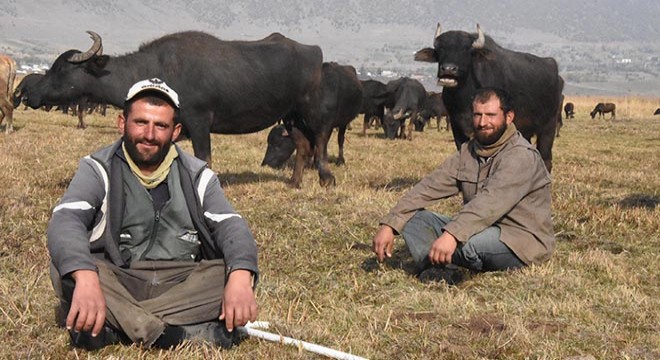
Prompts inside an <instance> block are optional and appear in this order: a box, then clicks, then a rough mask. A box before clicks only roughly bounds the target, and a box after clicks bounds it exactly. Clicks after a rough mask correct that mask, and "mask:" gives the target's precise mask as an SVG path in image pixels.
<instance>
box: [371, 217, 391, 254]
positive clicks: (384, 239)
mask: <svg viewBox="0 0 660 360" xmlns="http://www.w3.org/2000/svg"><path fill="white" fill-rule="evenodd" d="M372 242H373V245H372V249H373V251H374V253H376V257H378V261H380V262H383V260H385V257H388V258H389V257H392V248H393V247H394V230H393V229H392V228H391V227H390V226H389V225H381V226H380V228H379V229H378V232H377V233H376V236H374V239H373V240H372Z"/></svg>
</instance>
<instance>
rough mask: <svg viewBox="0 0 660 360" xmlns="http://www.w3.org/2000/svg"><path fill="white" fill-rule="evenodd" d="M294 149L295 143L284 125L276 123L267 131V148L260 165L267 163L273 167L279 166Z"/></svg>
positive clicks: (281, 165)
mask: <svg viewBox="0 0 660 360" xmlns="http://www.w3.org/2000/svg"><path fill="white" fill-rule="evenodd" d="M295 149H296V145H295V144H294V142H293V139H291V136H289V132H288V131H287V130H286V128H285V127H284V125H277V126H275V127H273V128H272V129H271V130H270V132H269V133H268V148H267V149H266V155H264V160H263V161H262V162H261V166H264V165H268V166H270V167H272V168H275V169H276V168H281V167H283V166H284V164H285V163H286V161H287V160H288V159H289V158H290V157H291V155H292V154H293V151H294V150H295Z"/></svg>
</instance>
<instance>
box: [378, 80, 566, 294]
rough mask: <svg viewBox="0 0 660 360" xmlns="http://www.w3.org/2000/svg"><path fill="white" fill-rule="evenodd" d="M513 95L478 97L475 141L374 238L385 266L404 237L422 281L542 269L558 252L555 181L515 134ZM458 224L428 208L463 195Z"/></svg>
mask: <svg viewBox="0 0 660 360" xmlns="http://www.w3.org/2000/svg"><path fill="white" fill-rule="evenodd" d="M511 106H512V105H511V98H510V96H509V95H508V94H507V93H506V92H504V91H503V90H501V89H495V88H484V89H480V90H479V91H477V93H476V94H475V96H474V99H473V102H472V108H473V114H474V115H473V126H474V138H473V139H471V140H470V141H468V142H467V143H464V144H463V145H462V146H461V148H460V150H459V151H458V152H457V153H455V154H454V155H452V156H450V157H449V158H448V159H447V160H446V161H445V162H444V163H442V165H440V167H439V168H438V169H436V170H435V171H433V172H432V173H430V174H429V175H427V176H426V177H425V178H424V179H422V181H420V182H419V183H418V184H417V185H415V186H414V187H413V188H412V189H411V190H410V191H408V192H407V193H406V194H405V195H404V197H403V198H401V199H400V200H399V202H398V203H397V205H396V206H395V207H394V208H392V210H391V211H390V213H389V214H388V215H387V216H385V218H383V219H382V220H381V226H380V228H379V230H378V232H377V233H376V235H375V237H374V238H373V251H374V252H375V253H376V255H377V257H378V260H379V261H383V260H384V259H385V258H386V257H390V256H392V247H393V244H394V236H395V234H401V235H403V238H404V240H405V241H406V245H407V246H408V250H409V251H410V253H411V254H412V257H413V259H414V260H415V262H416V263H417V264H418V265H419V267H420V270H421V272H420V279H422V280H433V279H434V278H435V279H438V280H440V279H442V280H445V281H447V282H448V283H450V284H452V283H456V282H458V281H460V272H458V271H457V269H456V268H455V267H453V268H452V267H447V266H446V265H449V264H455V265H459V266H462V267H465V268H468V269H470V270H473V271H497V270H506V269H516V268H520V267H523V266H525V265H529V264H539V263H542V262H544V261H546V260H548V259H549V258H550V255H551V254H552V252H553V251H554V248H555V237H554V232H553V229H552V216H551V209H550V175H549V174H548V172H547V170H546V168H545V166H544V164H543V160H542V159H541V156H540V154H539V152H538V151H537V150H536V149H535V148H534V147H533V146H532V145H531V144H530V143H529V142H528V141H527V140H525V138H523V136H522V135H521V134H520V133H519V132H518V131H517V130H516V126H515V124H514V123H513V119H514V116H515V113H514V109H512V107H511ZM459 192H460V193H462V195H463V203H464V205H463V208H462V209H461V210H460V211H459V213H458V214H456V215H455V216H454V217H448V216H445V215H440V214H436V213H434V212H431V211H428V210H425V209H424V208H425V207H427V206H430V205H432V204H434V203H435V202H437V201H438V200H439V199H444V198H448V197H451V196H454V195H456V194H458V193H459Z"/></svg>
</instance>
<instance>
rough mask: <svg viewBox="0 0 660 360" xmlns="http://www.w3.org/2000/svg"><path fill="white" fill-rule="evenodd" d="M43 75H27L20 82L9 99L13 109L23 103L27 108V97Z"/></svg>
mask: <svg viewBox="0 0 660 360" xmlns="http://www.w3.org/2000/svg"><path fill="white" fill-rule="evenodd" d="M43 77H44V75H43V74H27V75H25V77H24V78H23V79H22V80H21V82H20V83H19V84H18V86H16V89H14V93H13V94H12V97H11V102H12V104H13V105H14V108H15V109H16V108H18V107H19V106H20V105H21V103H24V104H25V106H27V97H28V94H29V93H30V89H31V88H32V87H33V86H34V84H36V83H37V82H39V80H41V78H43Z"/></svg>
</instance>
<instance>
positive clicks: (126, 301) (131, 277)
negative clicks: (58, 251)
mask: <svg viewBox="0 0 660 360" xmlns="http://www.w3.org/2000/svg"><path fill="white" fill-rule="evenodd" d="M96 266H97V267H98V274H99V280H100V283H101V290H102V291H103V295H104V296H105V302H106V310H107V311H106V313H107V314H106V324H108V325H109V326H111V327H113V328H115V329H117V330H120V331H122V332H123V333H125V334H126V336H128V338H130V339H131V340H132V341H133V342H135V343H138V344H144V345H145V346H151V345H152V344H153V343H154V341H156V339H157V338H158V337H159V336H160V335H161V334H162V333H163V330H164V329H165V326H166V325H189V324H196V323H200V322H206V321H211V320H214V319H217V318H218V317H219V316H220V310H221V308H220V307H221V304H222V296H223V293H224V285H225V264H224V261H223V260H222V259H219V260H208V261H207V260H202V261H201V262H178V261H139V262H134V263H132V264H131V267H130V268H128V269H124V268H120V267H117V266H115V265H113V264H111V263H109V262H107V261H103V260H97V261H96ZM51 280H52V282H53V287H54V288H55V293H56V294H57V296H58V298H59V299H60V302H61V304H62V307H63V308H64V309H63V310H64V311H65V313H68V311H69V307H70V304H71V298H72V296H73V288H74V287H75V284H74V282H73V279H71V278H70V277H68V276H66V277H64V278H62V277H61V276H60V274H59V273H58V272H57V270H56V269H55V267H54V266H52V264H51Z"/></svg>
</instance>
